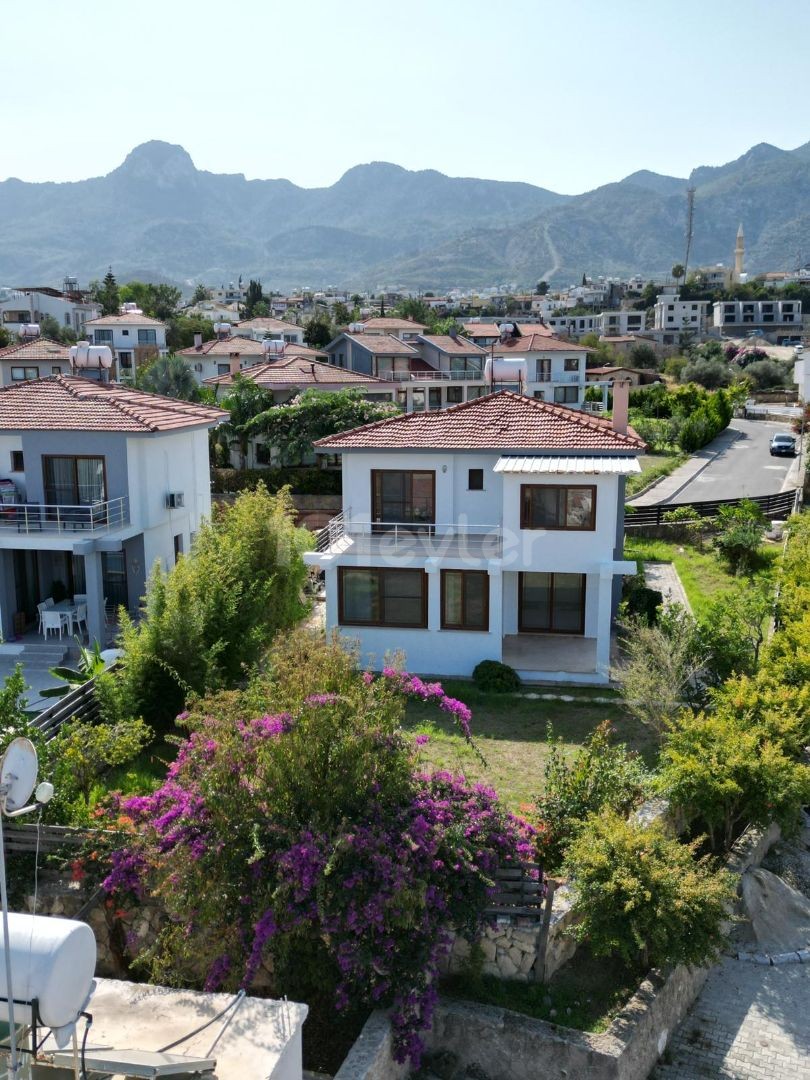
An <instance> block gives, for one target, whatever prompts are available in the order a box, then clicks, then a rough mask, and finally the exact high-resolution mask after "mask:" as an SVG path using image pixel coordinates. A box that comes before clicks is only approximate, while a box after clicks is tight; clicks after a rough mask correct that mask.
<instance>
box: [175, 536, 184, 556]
mask: <svg viewBox="0 0 810 1080" xmlns="http://www.w3.org/2000/svg"><path fill="white" fill-rule="evenodd" d="M182 554H183V534H182V533H176V534H175V537H174V561H175V563H178V562H180V556H181V555H182Z"/></svg>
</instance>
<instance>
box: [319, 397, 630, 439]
mask: <svg viewBox="0 0 810 1080" xmlns="http://www.w3.org/2000/svg"><path fill="white" fill-rule="evenodd" d="M315 445H316V446H318V447H322V448H323V449H324V450H330V451H331V450H353V449H366V448H367V449H374V450H377V449H379V450H388V449H391V450H396V449H402V450H493V451H497V452H501V451H504V450H526V451H528V450H555V451H560V450H576V451H586V452H587V451H599V452H600V453H604V452H605V451H611V450H613V451H622V450H624V451H632V452H639V451H641V450H643V449H644V448H645V443H644V441H643V440H642V439H640V438H639V437H638V435H636V433H635V432H634V431H633V429H632V428H628V431H627V434H626V435H625V434H622V433H620V432H618V431H614V430H613V428H612V426H611V423H610V421H609V420H602V419H601V418H599V417H595V416H592V415H591V414H590V413H585V412H579V411H578V410H576V409H568V408H566V407H565V406H564V405H552V404H550V403H549V402H545V401H539V400H537V399H535V398H528V397H522V396H521V395H520V394H514V393H512V391H510V390H501V391H499V392H498V393H495V394H489V395H488V396H487V397H481V398H477V399H476V400H474V401H467V402H464V403H463V404H462V405H453V406H452V407H451V408H449V409H444V410H441V411H436V412H419V413H407V414H406V415H404V416H395V417H393V418H392V419H390V420H379V421H377V423H374V424H366V425H365V426H363V427H359V428H354V429H353V430H352V431H344V432H341V433H339V434H337V435H329V436H327V437H326V438H325V439H319V440H318V441H317V442H316V443H315Z"/></svg>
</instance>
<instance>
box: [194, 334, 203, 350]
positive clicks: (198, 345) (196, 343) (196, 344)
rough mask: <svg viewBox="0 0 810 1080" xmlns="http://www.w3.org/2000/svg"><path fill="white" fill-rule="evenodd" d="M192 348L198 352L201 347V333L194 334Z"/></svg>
mask: <svg viewBox="0 0 810 1080" xmlns="http://www.w3.org/2000/svg"><path fill="white" fill-rule="evenodd" d="M194 348H195V349H196V350H197V352H200V350H201V349H202V334H195V335H194Z"/></svg>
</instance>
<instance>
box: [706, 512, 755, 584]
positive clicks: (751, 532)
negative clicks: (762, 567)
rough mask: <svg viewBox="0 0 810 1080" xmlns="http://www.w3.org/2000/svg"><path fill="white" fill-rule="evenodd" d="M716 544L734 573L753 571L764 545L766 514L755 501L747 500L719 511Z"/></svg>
mask: <svg viewBox="0 0 810 1080" xmlns="http://www.w3.org/2000/svg"><path fill="white" fill-rule="evenodd" d="M716 524H717V529H718V533H717V536H716V537H715V541H714V542H715V545H716V547H717V549H718V551H719V552H720V553H721V554H722V555H723V557H724V558H725V559H726V561H727V562H728V564H729V567H730V568H731V571H732V572H733V573H735V574H739V573H744V572H746V571H748V570H750V569H751V568H752V567H753V565H754V563H755V561H756V558H757V555H758V553H759V549H760V546H761V545H762V534H763V531H764V529H765V525H766V518H765V515H764V514H763V513H762V511H761V510H760V508H759V507H758V506H757V504H756V503H755V502H752V501H751V500H750V499H744V500H743V501H742V502H741V503H738V504H737V505H736V506H721V507H720V509H719V510H718V512H717V521H716Z"/></svg>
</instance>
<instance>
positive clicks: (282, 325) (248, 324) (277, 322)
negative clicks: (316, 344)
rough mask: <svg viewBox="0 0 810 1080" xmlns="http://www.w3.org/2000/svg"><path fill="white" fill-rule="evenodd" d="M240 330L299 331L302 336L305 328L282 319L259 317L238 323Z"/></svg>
mask: <svg viewBox="0 0 810 1080" xmlns="http://www.w3.org/2000/svg"><path fill="white" fill-rule="evenodd" d="M237 326H238V327H239V329H240V330H278V331H282V332H283V331H284V330H286V331H287V332H288V333H289V332H290V331H291V330H297V331H298V333H299V334H302V333H303V332H304V331H303V327H300V326H296V324H295V323H291V322H284V321H283V320H282V319H272V318H270V317H269V316H265V315H257V316H256V318H255V319H243V320H242V321H241V322H240V323H237Z"/></svg>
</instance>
